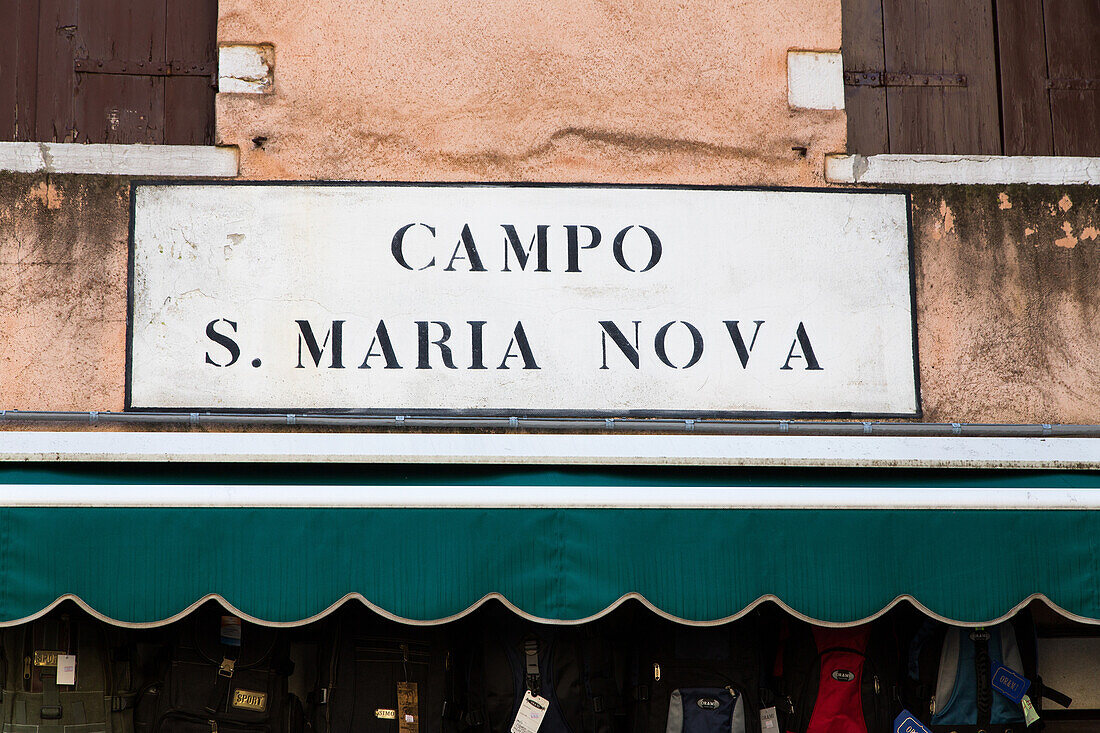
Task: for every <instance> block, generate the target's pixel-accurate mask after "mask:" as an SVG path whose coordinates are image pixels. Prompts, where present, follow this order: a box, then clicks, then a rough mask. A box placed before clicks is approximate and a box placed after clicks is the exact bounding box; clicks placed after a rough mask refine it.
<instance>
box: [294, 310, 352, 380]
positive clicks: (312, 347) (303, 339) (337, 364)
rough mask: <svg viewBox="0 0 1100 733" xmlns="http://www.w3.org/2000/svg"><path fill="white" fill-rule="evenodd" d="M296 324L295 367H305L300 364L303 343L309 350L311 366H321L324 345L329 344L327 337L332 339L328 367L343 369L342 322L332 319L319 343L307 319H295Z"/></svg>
mask: <svg viewBox="0 0 1100 733" xmlns="http://www.w3.org/2000/svg"><path fill="white" fill-rule="evenodd" d="M295 323H297V324H298V330H299V331H300V333H299V334H298V366H296V367H295V369H305V366H304V365H303V364H302V344H303V343H304V344H305V346H306V348H307V349H308V350H309V355H310V356H311V357H313V366H317V367H319V366H321V357H322V356H323V355H324V351H325V347H326V346H328V344H329V339H330V338H331V339H332V362H331V363H330V364H329V367H328V368H329V369H343V368H344V361H343V359H344V354H343V349H344V322H343V321H333V322H332V328H330V329H329V330H328V331H326V332H325V340H324V341H322V342H321V343H320V344H318V343H317V337H316V336H314V335H313V327H312V326H310V325H309V321H299V320H296V321H295Z"/></svg>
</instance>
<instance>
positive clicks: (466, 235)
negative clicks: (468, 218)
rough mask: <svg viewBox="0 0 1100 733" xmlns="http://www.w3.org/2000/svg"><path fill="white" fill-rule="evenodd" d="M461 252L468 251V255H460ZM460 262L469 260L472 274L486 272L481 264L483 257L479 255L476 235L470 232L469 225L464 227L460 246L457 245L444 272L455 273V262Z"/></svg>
mask: <svg viewBox="0 0 1100 733" xmlns="http://www.w3.org/2000/svg"><path fill="white" fill-rule="evenodd" d="M461 250H466V254H465V255H461V254H459V252H460V251H461ZM458 260H469V261H470V272H485V266H484V265H483V264H481V255H479V254H478V253H477V245H475V244H474V235H473V233H472V232H471V231H470V225H469V224H463V225H462V233H461V234H459V236H458V244H456V245H455V251H454V253H453V254H451V261H450V262H448V263H447V266H446V267H444V268H443V270H444V272H454V271H455V262H457V261H458Z"/></svg>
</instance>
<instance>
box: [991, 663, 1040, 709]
mask: <svg viewBox="0 0 1100 733" xmlns="http://www.w3.org/2000/svg"><path fill="white" fill-rule="evenodd" d="M990 684H992V685H993V689H994V690H996V691H997V692H999V693H1001V694H1002V695H1004V696H1005V697H1007V698H1008V699H1009V700H1011V701H1012V702H1014V703H1016V704H1019V703H1020V701H1021V700H1023V699H1024V693H1026V692H1027V688H1029V687H1031V680H1029V679H1028V678H1027V677H1024V676H1023V675H1022V674H1018V673H1017V672H1014V671H1012V670H1011V669H1009V668H1008V667H1006V666H1004V665H1003V664H998V665H997V666H996V667H994V668H993V679H992V681H991V682H990Z"/></svg>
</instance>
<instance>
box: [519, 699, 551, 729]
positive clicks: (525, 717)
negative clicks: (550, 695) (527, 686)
mask: <svg viewBox="0 0 1100 733" xmlns="http://www.w3.org/2000/svg"><path fill="white" fill-rule="evenodd" d="M549 707H550V701H549V700H547V699H546V698H542V697H539V696H538V695H532V694H531V691H530V690H528V691H527V692H525V693H523V702H521V703H520V705H519V712H518V713H516V721H515V722H514V723H512V733H538V729H539V726H540V725H542V719H543V718H544V717H546V710H547V708H549Z"/></svg>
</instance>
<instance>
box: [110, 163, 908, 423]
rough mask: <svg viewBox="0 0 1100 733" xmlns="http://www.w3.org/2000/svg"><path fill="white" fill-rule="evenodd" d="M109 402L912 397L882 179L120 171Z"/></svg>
mask: <svg viewBox="0 0 1100 733" xmlns="http://www.w3.org/2000/svg"><path fill="white" fill-rule="evenodd" d="M132 195H133V196H134V201H133V206H134V217H133V222H132V226H133V234H132V243H131V247H132V250H131V256H132V262H131V278H132V288H131V300H132V302H131V314H130V361H129V374H128V377H129V384H128V395H127V400H128V407H129V408H131V409H187V410H278V411H321V410H356V411H364V412H372V411H373V412H379V413H386V414H416V413H419V414H427V413H437V412H438V413H463V414H507V415H513V414H528V415H531V414H559V415H581V414H600V415H666V414H676V415H695V416H704V415H711V416H714V415H730V416H737V415H740V416H747V415H756V414H785V415H841V414H856V415H862V416H887V415H898V416H910V415H915V414H917V413H918V412H919V398H918V390H917V383H916V368H915V367H916V365H915V354H914V331H913V329H914V326H913V311H912V285H911V273H910V268H911V263H910V252H909V233H908V231H909V229H908V205H907V201H906V197H905V195H904V194H901V193H894V192H882V191H824V190H822V191H812V190H811V191H806V190H757V189H751V190H750V189H745V190H738V189H715V188H687V187H632V186H631V187H628V186H621V187H595V186H557V185H552V186H545V185H543V186H539V185H530V186H525V185H488V184H477V185H474V184H470V185H451V184H446V185H413V184H409V185H404V184H399V185H383V184H356V183H304V182H303V183H276V184H271V183H267V184H265V183H234V184H226V183H201V184H187V183H155V184H137V185H135V186H134V189H133V194H132Z"/></svg>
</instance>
